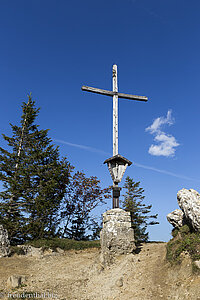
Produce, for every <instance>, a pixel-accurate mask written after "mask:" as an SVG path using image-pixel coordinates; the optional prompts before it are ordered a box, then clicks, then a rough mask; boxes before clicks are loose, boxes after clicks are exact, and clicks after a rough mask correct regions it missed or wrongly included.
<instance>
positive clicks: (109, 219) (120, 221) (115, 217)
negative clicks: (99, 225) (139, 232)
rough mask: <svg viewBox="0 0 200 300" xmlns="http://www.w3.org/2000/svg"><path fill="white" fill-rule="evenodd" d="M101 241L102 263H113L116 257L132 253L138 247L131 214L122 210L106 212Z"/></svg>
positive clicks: (116, 209)
mask: <svg viewBox="0 0 200 300" xmlns="http://www.w3.org/2000/svg"><path fill="white" fill-rule="evenodd" d="M100 240H101V257H102V262H103V263H105V264H109V263H112V261H113V258H114V257H115V256H116V255H121V254H129V253H132V252H133V250H135V248H136V246H135V242H134V230H133V228H132V227H131V217H130V212H126V211H125V210H123V209H121V208H114V209H111V210H108V211H106V212H105V213H104V214H103V229H102V230H101V234H100Z"/></svg>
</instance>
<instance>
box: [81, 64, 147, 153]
mask: <svg viewBox="0 0 200 300" xmlns="http://www.w3.org/2000/svg"><path fill="white" fill-rule="evenodd" d="M112 78H113V90H112V91H107V90H102V89H98V88H93V87H89V86H82V90H83V91H87V92H92V93H96V94H101V95H106V96H111V97H113V156H116V155H118V98H123V99H129V100H137V101H145V102H146V101H147V100H148V98H147V97H145V96H136V95H129V94H123V93H119V92H118V81H117V65H113V74H112Z"/></svg>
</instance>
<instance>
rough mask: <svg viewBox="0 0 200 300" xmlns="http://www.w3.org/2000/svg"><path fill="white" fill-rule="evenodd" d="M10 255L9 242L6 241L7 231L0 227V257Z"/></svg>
mask: <svg viewBox="0 0 200 300" xmlns="http://www.w3.org/2000/svg"><path fill="white" fill-rule="evenodd" d="M9 254H10V241H9V239H8V231H7V230H6V229H4V228H3V226H2V225H0V257H3V256H8V255H9Z"/></svg>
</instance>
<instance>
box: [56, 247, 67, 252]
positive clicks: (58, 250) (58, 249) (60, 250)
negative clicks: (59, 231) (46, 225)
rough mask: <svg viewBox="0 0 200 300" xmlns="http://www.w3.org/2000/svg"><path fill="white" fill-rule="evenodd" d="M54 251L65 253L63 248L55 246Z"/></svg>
mask: <svg viewBox="0 0 200 300" xmlns="http://www.w3.org/2000/svg"><path fill="white" fill-rule="evenodd" d="M56 251H57V252H58V253H60V254H64V253H65V251H64V250H63V249H61V248H59V247H57V248H56Z"/></svg>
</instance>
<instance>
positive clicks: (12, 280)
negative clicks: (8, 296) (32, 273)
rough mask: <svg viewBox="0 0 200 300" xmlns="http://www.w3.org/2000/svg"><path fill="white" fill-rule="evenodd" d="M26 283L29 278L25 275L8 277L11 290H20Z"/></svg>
mask: <svg viewBox="0 0 200 300" xmlns="http://www.w3.org/2000/svg"><path fill="white" fill-rule="evenodd" d="M26 281H27V276H25V275H12V276H10V277H8V280H7V286H8V287H9V288H18V287H20V286H21V285H22V284H24V283H25V282H26Z"/></svg>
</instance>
